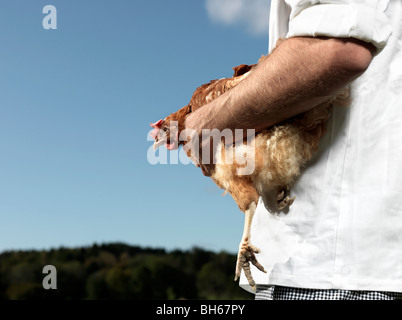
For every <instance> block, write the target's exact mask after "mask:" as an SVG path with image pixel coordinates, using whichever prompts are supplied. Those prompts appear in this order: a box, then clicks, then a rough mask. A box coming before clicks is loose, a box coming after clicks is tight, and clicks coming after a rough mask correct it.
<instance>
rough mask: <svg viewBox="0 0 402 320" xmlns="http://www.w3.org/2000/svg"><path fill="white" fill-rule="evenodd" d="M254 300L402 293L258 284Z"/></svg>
mask: <svg viewBox="0 0 402 320" xmlns="http://www.w3.org/2000/svg"><path fill="white" fill-rule="evenodd" d="M255 300H402V293H399V292H380V291H350V290H336V289H328V290H325V289H324V290H323V289H304V288H291V287H283V286H261V285H258V286H257V292H256V295H255Z"/></svg>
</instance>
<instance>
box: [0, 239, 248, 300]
mask: <svg viewBox="0 0 402 320" xmlns="http://www.w3.org/2000/svg"><path fill="white" fill-rule="evenodd" d="M46 265H52V266H54V267H55V269H56V270H57V289H50V290H45V289H44V287H43V285H42V281H43V279H44V277H45V276H46V274H44V273H42V271H43V268H44V266H46ZM235 265H236V256H235V255H233V254H229V253H227V252H219V253H215V252H212V251H207V250H204V249H201V248H193V249H191V250H188V251H182V250H173V251H166V250H164V249H155V248H142V247H139V246H131V245H127V244H124V243H109V244H100V245H98V244H94V245H92V246H88V247H80V248H63V247H61V248H58V249H50V250H24V251H5V252H3V253H1V254H0V299H2V300H21V299H26V300H31V299H36V300H43V299H55V300H105V299H110V300H111V299H113V300H117V299H118V300H123V299H124V300H125V299H131V300H140V299H168V300H171V299H207V300H212V299H252V298H253V296H252V295H251V294H250V293H248V292H246V291H244V290H243V289H241V288H239V286H238V283H237V282H234V281H233V274H234V267H235Z"/></svg>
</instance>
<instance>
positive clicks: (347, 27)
mask: <svg viewBox="0 0 402 320" xmlns="http://www.w3.org/2000/svg"><path fill="white" fill-rule="evenodd" d="M286 2H287V4H288V5H289V6H290V8H291V14H290V21H289V31H288V34H287V37H288V38H290V37H296V36H310V37H317V36H328V37H337V38H357V39H360V40H362V41H365V42H370V43H372V44H373V45H374V46H375V47H377V50H378V51H381V50H382V49H383V48H384V47H385V45H386V44H387V41H388V39H389V37H390V35H391V34H392V27H391V24H390V21H389V19H388V17H387V15H386V10H387V7H388V0H379V1H374V0H370V1H365V0H354V1H353V0H350V1H346V0H343V1H342V0H340V1H317V0H299V1H297V0H286Z"/></svg>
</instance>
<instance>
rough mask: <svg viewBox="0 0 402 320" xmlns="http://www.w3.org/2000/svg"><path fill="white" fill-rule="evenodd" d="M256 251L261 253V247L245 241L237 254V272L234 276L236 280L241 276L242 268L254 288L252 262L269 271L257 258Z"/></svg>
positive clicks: (261, 269)
mask: <svg viewBox="0 0 402 320" xmlns="http://www.w3.org/2000/svg"><path fill="white" fill-rule="evenodd" d="M256 253H260V249H258V248H257V247H255V246H253V245H250V244H248V243H247V242H245V243H243V244H242V245H241V246H240V249H239V253H238V255H237V263H236V273H235V278H234V280H235V281H237V279H239V278H240V273H241V270H243V271H244V275H245V276H246V278H247V281H248V283H249V284H250V286H251V288H252V289H253V290H255V281H254V279H253V277H252V275H251V268H250V262H251V263H252V264H253V265H254V266H255V267H256V268H257V269H258V270H260V271H262V272H265V273H267V272H266V271H265V269H264V267H263V266H262V265H261V264H260V263H259V262H258V260H257V258H256V257H255V254H256Z"/></svg>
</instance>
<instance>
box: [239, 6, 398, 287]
mask: <svg viewBox="0 0 402 320" xmlns="http://www.w3.org/2000/svg"><path fill="white" fill-rule="evenodd" d="M293 36H330V37H354V38H358V39H361V40H364V41H366V42H370V43H372V44H374V45H375V46H376V47H377V48H378V54H377V55H376V56H375V57H374V60H373V61H372V63H371V65H370V67H369V68H368V70H367V71H366V72H365V73H364V74H363V75H362V76H361V77H360V78H358V79H357V80H356V81H355V82H354V83H353V84H352V87H351V92H352V99H353V100H352V104H351V106H350V107H341V106H338V107H336V108H335V109H334V111H333V115H332V117H331V119H330V120H329V123H328V126H327V132H326V134H325V136H324V137H323V138H322V140H321V143H320V148H319V151H318V153H317V154H316V155H315V157H314V159H313V160H312V161H311V162H310V164H309V166H308V167H307V168H306V169H305V171H304V172H303V174H302V175H301V177H300V178H299V179H298V180H297V182H296V184H295V185H294V186H293V188H292V190H291V195H292V196H293V195H295V196H296V200H295V202H294V203H293V204H292V206H291V207H290V209H289V211H288V212H287V213H284V212H281V213H273V212H269V210H268V209H266V206H265V205H264V203H263V201H262V200H260V202H259V204H258V207H257V211H256V214H255V217H254V220H253V223H252V230H251V242H252V243H253V244H254V245H255V246H257V247H259V248H260V249H261V253H260V254H258V255H257V258H258V260H259V261H260V262H261V263H262V264H263V265H264V267H265V268H266V270H267V271H268V273H267V274H264V273H262V272H260V271H259V270H257V269H256V268H255V267H253V268H252V273H253V277H254V279H255V281H256V283H257V284H264V285H267V284H269V285H283V286H291V287H303V288H317V289H345V290H376V291H395V292H402V1H401V0H389V1H388V0H381V1H374V0H354V1H353V0H350V1H347V0H340V1H319V0H272V2H271V16H270V49H272V48H273V47H274V46H275V43H276V40H277V39H278V38H284V37H293ZM240 285H241V286H242V287H244V288H245V289H249V287H248V285H247V280H246V279H245V277H244V276H242V278H241V281H240Z"/></svg>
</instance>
